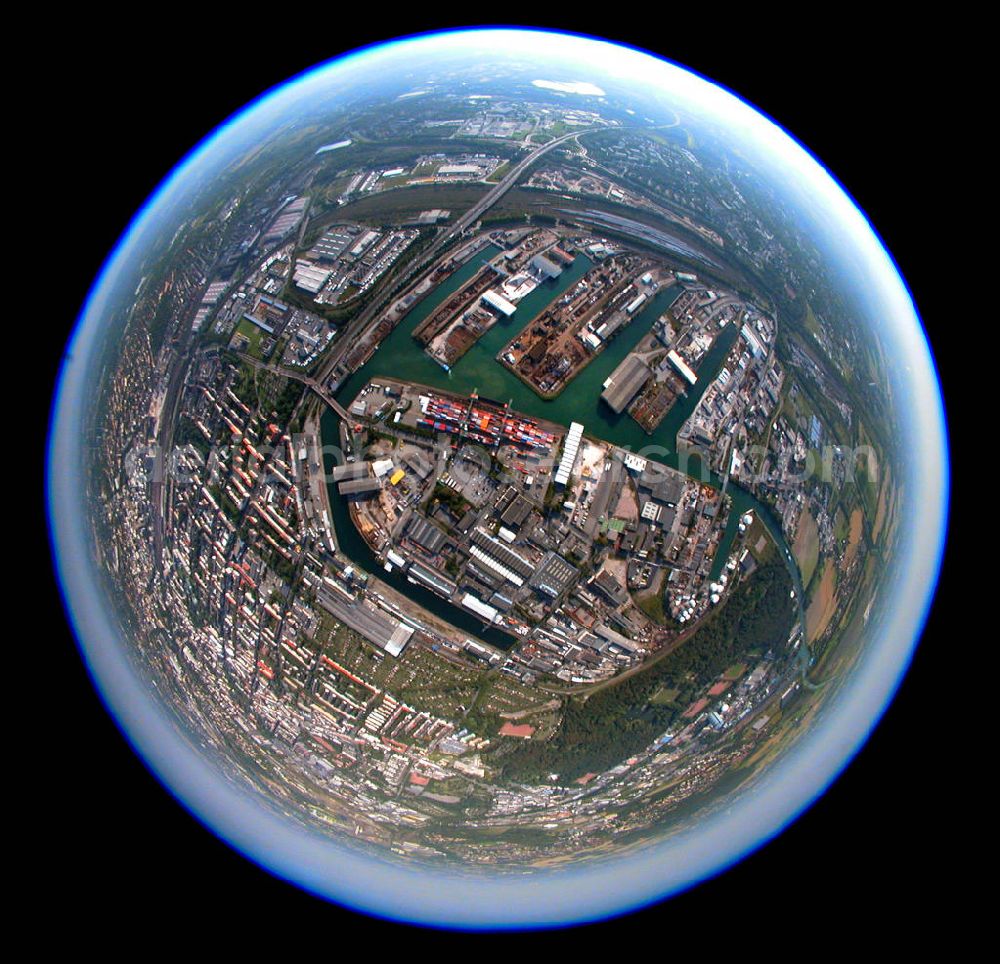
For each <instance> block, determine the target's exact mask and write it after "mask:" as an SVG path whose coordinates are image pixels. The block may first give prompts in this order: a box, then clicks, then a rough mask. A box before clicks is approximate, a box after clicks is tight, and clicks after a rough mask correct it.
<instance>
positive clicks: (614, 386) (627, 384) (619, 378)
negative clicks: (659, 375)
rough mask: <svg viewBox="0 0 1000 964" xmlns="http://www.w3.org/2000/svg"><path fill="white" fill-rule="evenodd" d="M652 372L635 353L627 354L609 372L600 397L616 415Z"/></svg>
mask: <svg viewBox="0 0 1000 964" xmlns="http://www.w3.org/2000/svg"><path fill="white" fill-rule="evenodd" d="M652 374H653V373H652V372H651V371H650V370H649V366H648V365H647V364H646V363H645V362H644V361H643V360H642V359H641V358H639V357H638V356H637V355H628V356H627V357H626V359H625V360H624V361H623V362H622V363H621V364H620V365H619V366H618V367H617V368H616V369H615V370H614V371H613V372H612V373H611V375H610V376H609V378H608V380H607V381H606V382H605V383H604V391H603V392H601V398H603V399H604V401H605V402H607V404H608V405H609V406H610V408H611V411H613V412H614V413H615V414H616V415H618V414H621V413H622V412H623V411H625V409H626V408H628V406H629V405H630V404H631V402H632V399H633V398H635V396H636V395H637V394H638V393H639V391H640V390H641V389H642V387H643V386H644V385H645V384H646V382H647V381H648V380H649V378H650V376H651V375H652Z"/></svg>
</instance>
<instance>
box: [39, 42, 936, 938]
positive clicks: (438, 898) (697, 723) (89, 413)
mask: <svg viewBox="0 0 1000 964" xmlns="http://www.w3.org/2000/svg"><path fill="white" fill-rule="evenodd" d="M393 34H394V31H393V30H391V29H389V28H387V29H386V31H385V36H384V42H381V43H377V44H374V45H371V46H367V47H363V48H360V49H354V50H350V51H347V52H344V53H341V54H339V55H338V56H335V57H334V59H332V60H327V61H326V62H323V63H319V64H318V65H317V66H315V67H313V68H312V69H309V70H307V71H305V72H304V73H299V74H298V75H297V76H289V77H286V78H284V82H283V83H280V84H279V85H278V86H276V87H273V88H272V89H271V90H269V91H268V92H266V93H264V94H262V96H260V97H259V98H258V99H257V100H255V101H253V102H252V103H249V104H248V105H246V106H245V107H243V109H242V110H239V111H238V112H237V113H236V114H234V115H233V116H232V117H230V118H229V119H228V120H227V121H225V123H223V124H222V125H221V126H219V127H217V128H216V129H215V130H210V129H206V130H204V131H200V132H198V134H197V135H196V136H195V138H194V139H192V141H191V143H190V144H189V145H188V146H189V148H190V151H189V153H188V154H187V155H186V156H185V157H183V158H182V159H181V158H178V159H177V163H176V166H175V167H173V169H172V170H169V167H168V168H164V170H163V171H162V172H160V173H161V176H163V177H164V179H163V180H162V183H160V184H159V186H158V187H156V188H155V190H154V191H153V193H152V194H151V195H150V196H149V198H148V200H147V201H146V203H145V204H144V206H143V207H142V208H141V209H140V210H138V211H137V212H136V213H135V215H134V218H133V220H132V221H131V224H129V225H128V227H127V230H125V233H124V234H122V236H121V238H120V240H119V242H118V243H117V245H116V246H114V248H113V249H109V250H108V252H107V257H106V261H105V262H104V266H103V268H102V269H101V271H100V274H99V276H98V277H97V278H96V279H94V281H93V284H92V287H91V288H90V291H89V294H86V287H85V288H84V289H83V290H82V291H81V292H79V300H80V302H81V303H83V309H82V312H81V313H80V316H79V319H78V320H77V322H76V327H75V329H72V334H71V336H70V339H69V342H68V344H67V345H66V348H65V351H64V353H63V356H62V357H63V361H62V367H61V371H60V374H59V378H58V382H57V384H56V386H55V394H54V398H53V401H52V403H51V424H50V434H49V439H48V456H47V507H48V516H49V525H50V535H51V545H52V555H53V559H54V565H55V570H56V573H57V578H58V582H59V586H60V591H61V594H62V597H63V600H64V603H65V608H66V613H67V617H68V620H69V622H70V623H71V625H72V629H73V632H74V634H75V637H76V640H77V642H78V645H79V647H80V652H81V655H82V659H83V661H84V663H85V664H86V668H87V672H89V674H90V676H91V678H92V681H93V686H94V687H96V690H97V692H98V693H99V695H100V699H101V701H103V704H104V706H105V707H106V712H107V714H108V715H109V718H111V719H113V720H114V722H115V724H116V725H117V727H118V728H119V729H120V730H121V731H122V733H123V734H124V736H125V738H126V739H127V740H128V742H129V743H130V744H131V746H132V748H133V749H134V751H135V753H136V754H137V755H138V757H139V758H140V759H141V760H142V761H143V763H144V764H145V766H146V767H148V768H149V770H150V771H151V772H152V774H154V775H155V777H156V779H157V780H158V781H159V783H161V784H162V785H163V786H162V789H159V788H158V791H157V792H158V793H160V794H161V795H162V796H163V798H164V799H165V800H166V799H168V798H169V797H170V796H171V795H172V796H173V797H174V798H176V799H177V800H178V801H179V802H180V804H182V805H183V807H184V808H185V809H186V811H188V812H190V813H191V814H192V815H193V817H194V818H196V819H197V820H198V821H199V822H200V823H201V824H203V825H204V826H206V827H207V828H208V830H209V831H211V833H212V834H214V835H215V836H217V837H218V838H220V839H221V840H222V841H224V842H225V844H228V845H229V847H231V848H232V850H233V852H235V853H238V854H240V855H242V856H241V857H240V858H239V859H240V860H241V861H245V862H246V864H247V866H248V867H249V868H251V869H252V870H253V871H254V872H255V873H259V874H260V877H261V879H262V880H266V879H268V876H267V873H266V872H269V873H270V874H272V875H274V876H276V877H278V878H283V879H284V880H286V881H289V882H290V883H291V884H293V885H296V886H297V887H299V888H301V889H302V890H304V891H306V892H309V893H311V894H314V895H316V896H318V897H321V898H324V899H326V900H327V901H331V902H333V903H334V904H335V905H338V906H342V907H345V908H350V909H352V910H355V911H361V912H363V913H364V914H368V915H374V916H376V917H380V918H388V919H391V920H394V921H400V922H406V923H414V924H422V925H432V926H436V927H443V928H451V929H473V930H479V929H525V928H540V927H555V926H564V925H567V924H577V923H583V922H588V921H596V920H602V919H605V918H608V917H612V916H614V915H619V914H622V913H624V912H626V911H631V910H635V909H637V908H642V907H644V906H647V905H649V904H652V903H654V902H657V901H661V900H663V899H665V898H669V897H671V896H673V895H677V894H679V893H681V892H682V891H685V890H686V889H687V888H689V887H692V886H693V885H696V884H698V883H699V882H703V881H706V880H709V879H710V878H713V877H715V875H717V874H719V873H721V872H723V871H725V870H726V869H727V868H729V867H731V866H732V865H734V864H736V863H737V862H738V861H740V860H741V858H744V857H745V856H746V855H748V854H750V853H752V852H754V851H756V850H757V849H758V848H760V847H762V846H765V845H766V844H767V842H768V841H769V840H771V838H774V837H775V836H776V835H778V834H780V833H781V831H783V830H785V828H787V827H789V825H791V824H793V821H795V819H796V817H798V816H799V815H800V814H801V813H802V812H803V811H804V810H805V809H806V808H808V807H809V806H810V804H812V803H813V802H814V801H816V800H817V799H818V798H820V797H821V796H822V795H823V793H824V791H826V790H827V788H828V787H829V786H830V785H831V783H833V781H835V780H836V778H837V777H838V775H839V774H841V772H842V771H844V770H845V767H848V765H849V763H850V761H851V759H852V758H853V757H854V756H855V754H856V753H857V752H858V751H859V750H860V749H861V747H862V746H863V744H864V743H865V741H866V739H868V737H869V735H870V734H871V732H872V730H873V727H875V726H876V724H877V723H878V721H879V719H880V718H881V717H882V715H883V713H884V712H885V711H886V709H887V707H888V706H889V704H890V701H891V700H892V697H893V694H894V693H895V692H896V690H897V687H898V686H899V685H900V682H901V680H902V678H903V676H904V674H905V672H906V669H907V666H908V664H909V663H910V660H911V657H912V655H913V653H914V650H915V647H916V646H917V643H918V640H919V637H920V633H921V630H922V628H923V625H924V621H925V619H926V617H927V612H928V608H929V606H930V604H931V599H932V596H933V593H934V588H935V584H936V581H937V578H938V572H939V568H940V564H941V557H942V552H943V548H944V544H945V534H946V532H945V531H946V518H947V510H948V490H949V468H948V444H947V438H946V427H945V418H944V412H943V403H942V399H941V392H940V387H939V383H938V376H937V373H936V371H935V366H934V361H933V358H932V355H931V351H930V348H929V346H928V343H927V339H926V336H925V333H924V330H923V326H922V324H921V320H920V317H919V316H918V314H917V310H916V308H915V307H914V304H913V301H912V300H911V296H910V294H909V291H908V287H907V282H906V281H905V280H904V279H903V278H902V276H901V274H900V272H899V270H898V269H897V267H896V264H895V263H894V261H893V257H892V255H891V254H890V253H889V252H888V251H887V250H886V248H885V247H884V246H883V244H882V241H881V240H880V237H879V234H878V233H876V232H877V231H878V227H879V226H878V224H877V223H875V222H874V221H873V222H872V223H871V224H870V223H869V221H868V219H867V217H866V214H865V213H864V212H862V211H861V210H860V209H859V207H858V206H857V205H856V203H855V202H854V201H853V200H852V199H851V197H850V196H849V195H848V194H847V193H845V190H844V189H843V188H842V187H841V186H840V185H839V184H838V182H837V180H835V177H834V175H835V174H836V171H835V170H834V171H832V173H830V172H828V170H827V169H826V168H825V167H824V166H823V158H818V159H817V158H816V157H814V156H813V155H812V154H810V153H809V152H808V151H807V150H806V149H805V148H804V147H803V146H801V145H800V144H799V143H798V142H797V141H796V140H795V139H794V137H793V136H792V135H794V131H792V132H791V134H789V133H786V132H785V130H783V129H782V127H781V126H779V125H778V124H777V123H776V122H775V121H774V120H772V119H770V118H769V117H767V116H765V115H764V114H762V113H760V112H759V111H758V110H756V109H755V108H754V107H753V106H751V105H750V104H749V103H747V102H745V101H744V100H742V99H741V98H740V96H739V91H738V90H737V91H736V92H735V93H734V92H731V91H730V90H728V89H727V88H726V87H724V86H719V85H717V84H716V83H714V82H713V79H712V78H711V77H703V76H701V75H700V74H698V73H695V72H693V71H691V70H689V69H687V68H685V67H683V66H681V65H678V64H675V63H671V62H668V61H666V60H663V59H660V58H659V57H657V56H654V55H653V54H650V53H647V52H644V51H642V50H638V49H635V48H633V47H629V46H624V45H621V44H617V43H612V42H610V41H606V40H601V39H598V38H596V37H588V36H581V35H577V34H568V33H561V32H550V31H542V30H533V29H526V28H525V29H522V28H489V29H470V30H452V31H443V32H436V33H429V34H424V35H418V36H408V37H405V38H398V39H393ZM340 50H345V47H344V46H343V45H340V46H337V45H334V46H333V47H332V48H331V50H330V53H331V55H333V54H336V53H337V52H338V51H340ZM779 121H780V118H779ZM197 137H201V138H203V139H201V140H200V142H197ZM831 170H832V169H831ZM122 227H125V225H122ZM940 267H941V270H945V266H944V265H942V266H940ZM67 330H70V329H69V328H67ZM67 632H68V630H67ZM80 685H81V686H83V687H88V683H87V682H86V680H85V679H83V680H82V681H81V682H80ZM88 692H89V687H88ZM109 805H112V804H111V803H110V800H109ZM113 806H115V807H123V808H125V807H127V804H126V802H125V801H123V800H122V799H117V800H116V801H115V802H114V804H113ZM150 823H151V825H150V826H149V827H148V831H149V833H150V834H152V835H155V833H156V828H155V821H151V822H150ZM779 839H780V838H779ZM765 849H766V848H765ZM254 864H256V865H259V867H260V868H263V869H262V870H260V871H257V870H256V868H254V867H253V865H254ZM150 875H151V876H155V875H156V871H155V868H151V869H150Z"/></svg>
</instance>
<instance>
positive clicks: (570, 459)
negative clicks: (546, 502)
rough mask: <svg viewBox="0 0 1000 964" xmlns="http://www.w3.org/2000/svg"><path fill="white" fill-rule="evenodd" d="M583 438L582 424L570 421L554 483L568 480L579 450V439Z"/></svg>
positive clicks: (563, 482)
mask: <svg viewBox="0 0 1000 964" xmlns="http://www.w3.org/2000/svg"><path fill="white" fill-rule="evenodd" d="M582 439H583V426H582V425H581V424H580V423H579V422H572V423H571V424H570V427H569V432H568V433H567V435H566V444H565V446H564V447H563V454H562V458H561V459H560V460H559V468H558V469H556V484H557V485H565V484H566V483H567V482H569V477H570V474H571V473H572V471H573V466H574V465H575V464H576V456H577V453H578V452H579V451H580V441H581V440H582Z"/></svg>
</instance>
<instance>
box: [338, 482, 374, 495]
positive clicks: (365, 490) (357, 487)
mask: <svg viewBox="0 0 1000 964" xmlns="http://www.w3.org/2000/svg"><path fill="white" fill-rule="evenodd" d="M379 488H380V486H379V483H378V479H372V478H367V479H348V480H347V481H346V482H341V483H340V485H338V486H337V491H338V492H339V493H340V494H341V495H345V496H349V497H350V498H352V499H364V498H367V497H368V496H370V495H374V494H375V493H376V492H378V490H379Z"/></svg>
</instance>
